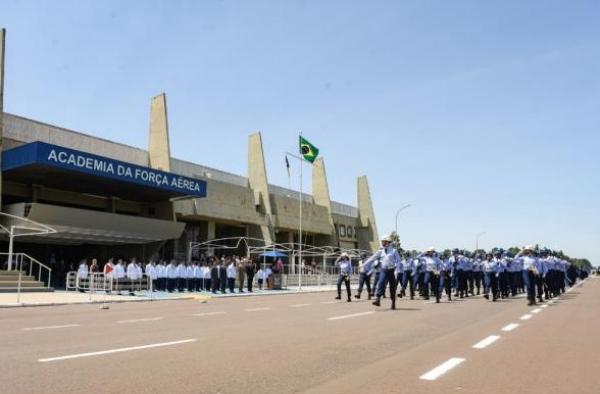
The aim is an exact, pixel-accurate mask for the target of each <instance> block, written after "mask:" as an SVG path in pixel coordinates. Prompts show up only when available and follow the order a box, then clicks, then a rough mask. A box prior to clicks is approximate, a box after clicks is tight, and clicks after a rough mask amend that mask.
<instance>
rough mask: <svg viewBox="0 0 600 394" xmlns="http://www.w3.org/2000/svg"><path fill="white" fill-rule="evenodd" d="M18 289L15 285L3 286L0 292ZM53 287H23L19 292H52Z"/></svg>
mask: <svg viewBox="0 0 600 394" xmlns="http://www.w3.org/2000/svg"><path fill="white" fill-rule="evenodd" d="M17 291H18V289H17V288H16V287H5V288H0V293H16V292H17ZM52 292H54V288H52V287H50V288H47V287H24V288H22V289H21V293H52Z"/></svg>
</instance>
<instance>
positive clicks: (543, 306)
mask: <svg viewBox="0 0 600 394" xmlns="http://www.w3.org/2000/svg"><path fill="white" fill-rule="evenodd" d="M540 308H548V304H546V305H542V306H541V307H540Z"/></svg>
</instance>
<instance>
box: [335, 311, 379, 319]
mask: <svg viewBox="0 0 600 394" xmlns="http://www.w3.org/2000/svg"><path fill="white" fill-rule="evenodd" d="M373 313H375V311H369V312H361V313H353V314H351V315H342V316H334V317H330V318H328V319H327V320H329V321H333V320H343V319H351V318H353V317H360V316H366V315H371V314H373Z"/></svg>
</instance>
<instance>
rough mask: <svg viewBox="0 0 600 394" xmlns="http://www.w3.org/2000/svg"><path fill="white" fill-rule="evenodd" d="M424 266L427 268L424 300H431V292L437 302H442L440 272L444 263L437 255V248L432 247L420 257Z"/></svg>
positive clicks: (424, 282)
mask: <svg viewBox="0 0 600 394" xmlns="http://www.w3.org/2000/svg"><path fill="white" fill-rule="evenodd" d="M419 260H421V262H422V264H423V266H424V267H425V277H424V279H423V286H424V289H423V290H424V298H425V299H426V300H429V294H430V290H431V293H433V295H434V296H435V302H436V303H439V302H440V271H441V269H442V262H441V260H440V259H439V258H438V257H437V256H436V254H435V248H433V247H431V248H429V249H427V251H426V252H425V253H424V254H422V255H420V256H419Z"/></svg>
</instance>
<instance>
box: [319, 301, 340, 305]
mask: <svg viewBox="0 0 600 394" xmlns="http://www.w3.org/2000/svg"><path fill="white" fill-rule="evenodd" d="M337 303H338V301H322V302H321V304H325V305H331V304H337Z"/></svg>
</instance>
